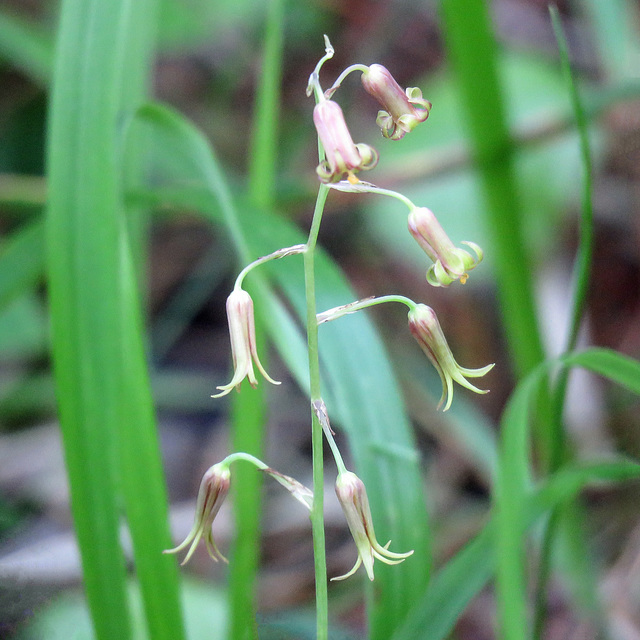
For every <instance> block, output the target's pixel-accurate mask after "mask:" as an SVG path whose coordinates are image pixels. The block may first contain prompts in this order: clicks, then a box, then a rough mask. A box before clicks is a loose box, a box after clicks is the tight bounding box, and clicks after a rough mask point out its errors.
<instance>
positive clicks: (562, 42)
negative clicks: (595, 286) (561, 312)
mask: <svg viewBox="0 0 640 640" xmlns="http://www.w3.org/2000/svg"><path fill="white" fill-rule="evenodd" d="M549 13H550V15H551V22H552V25H553V30H554V33H555V36H556V42H557V44H558V49H559V51H560V62H561V66H562V71H563V75H564V77H565V81H566V84H567V88H568V91H569V95H570V98H571V106H572V110H573V114H574V117H575V124H576V128H577V130H578V134H579V137H580V154H581V157H582V168H583V174H584V175H583V183H582V184H583V186H582V189H583V191H582V217H581V221H580V229H579V243H578V252H577V255H576V260H575V265H574V270H573V282H574V288H573V305H572V309H571V319H570V325H569V335H568V338H567V344H566V346H565V353H567V354H568V353H570V352H571V351H573V350H574V349H575V347H576V343H577V340H578V333H579V330H580V325H581V321H582V316H583V313H584V308H585V305H586V298H587V290H588V285H589V276H590V271H591V260H592V256H593V199H592V178H591V176H592V169H593V163H592V160H591V148H590V145H589V138H588V135H587V120H586V116H585V111H584V108H583V106H582V101H581V99H580V96H579V95H578V90H577V87H576V84H575V82H574V80H573V75H572V72H571V64H570V61H569V51H568V48H567V41H566V38H565V36H564V32H563V30H562V24H561V22H560V18H559V15H558V10H557V8H556V7H555V6H551V7H549ZM568 382H569V369H568V368H566V367H563V368H562V369H561V370H560V371H559V373H558V376H557V378H556V380H555V385H554V389H553V394H552V401H553V405H552V410H553V419H552V422H551V425H552V429H553V431H554V437H553V438H552V443H553V448H552V449H551V452H550V460H549V471H550V472H554V471H556V470H557V469H558V468H559V467H560V466H561V465H562V464H563V463H564V462H565V461H566V459H567V458H568V457H569V456H570V451H569V446H568V444H567V439H566V434H565V431H564V423H563V413H564V404H565V398H566V391H567V385H568ZM567 512H568V509H567V505H562V504H561V505H558V506H557V507H556V509H554V511H553V512H552V514H551V517H550V519H549V521H548V523H547V525H546V527H545V530H544V534H543V542H542V550H541V557H540V563H539V568H538V584H537V588H536V600H535V607H534V629H533V638H534V639H540V638H542V636H543V633H544V621H545V614H546V595H547V587H548V582H549V578H550V575H551V563H552V558H551V555H552V553H551V552H552V549H553V544H554V542H555V540H556V537H557V535H558V532H559V526H558V523H559V522H560V520H561V518H562V515H563V514H567ZM574 518H575V514H574ZM575 540H576V541H577V542H576V543H577V544H578V543H580V542H582V543H583V544H582V546H583V547H584V546H585V545H584V535H583V533H582V531H578V532H577V535H576V536H575ZM585 552H586V549H585ZM585 583H588V580H585ZM593 591H595V589H593ZM596 606H597V605H596Z"/></svg>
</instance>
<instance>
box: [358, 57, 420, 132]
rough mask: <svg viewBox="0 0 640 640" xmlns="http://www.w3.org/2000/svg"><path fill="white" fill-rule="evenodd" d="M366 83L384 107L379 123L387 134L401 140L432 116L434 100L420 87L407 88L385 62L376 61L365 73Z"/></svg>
mask: <svg viewBox="0 0 640 640" xmlns="http://www.w3.org/2000/svg"><path fill="white" fill-rule="evenodd" d="M362 85H363V86H364V88H365V90H366V91H367V93H369V94H370V95H372V96H373V97H374V98H375V99H376V100H377V101H378V102H379V103H380V104H381V105H382V107H383V108H384V110H381V111H378V117H377V118H376V124H377V125H378V126H379V127H380V129H381V131H382V135H383V136H384V137H385V138H390V139H391V140H400V138H402V137H404V135H405V134H406V133H409V132H410V131H413V129H415V128H416V127H417V126H418V125H419V124H420V123H421V122H424V121H425V120H426V119H427V118H428V117H429V111H430V110H431V102H429V100H425V99H424V98H423V97H422V91H420V89H418V87H409V88H408V89H407V90H406V91H403V90H402V87H401V86H400V85H399V84H398V83H397V82H396V80H395V78H394V77H393V76H392V75H391V73H389V70H388V69H387V68H386V67H383V66H382V65H381V64H372V65H371V66H370V67H368V70H367V71H364V72H363V73H362Z"/></svg>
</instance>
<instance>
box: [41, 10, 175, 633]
mask: <svg viewBox="0 0 640 640" xmlns="http://www.w3.org/2000/svg"><path fill="white" fill-rule="evenodd" d="M152 8H153V5H152V4H147V3H146V2H141V3H130V2H127V1H125V0H116V1H115V2H110V3H103V2H100V0H90V1H88V2H85V1H80V0H67V1H66V2H64V3H63V6H62V15H61V23H60V29H59V38H58V51H57V58H56V66H55V72H54V82H53V94H52V100H51V111H50V127H49V145H48V172H49V193H50V201H49V209H48V215H47V222H46V225H47V250H48V256H47V258H48V276H49V287H50V289H49V292H50V305H51V319H52V330H53V344H52V350H53V364H54V372H55V379H56V387H57V399H58V406H59V415H60V422H61V428H62V435H63V445H64V449H65V459H66V463H67V470H68V475H69V482H70V488H71V501H72V509H73V516H74V525H75V528H76V534H77V538H78V542H79V546H80V551H81V556H82V563H83V571H84V577H85V590H86V593H87V599H88V603H89V608H90V610H91V614H92V618H93V622H94V627H95V630H96V636H97V638H99V639H100V640H102V639H104V640H112V639H113V638H118V639H123V640H126V639H127V638H129V637H131V623H130V616H129V615H128V606H127V596H126V589H125V586H126V585H125V578H126V572H125V566H124V559H123V555H122V551H121V549H120V544H119V525H120V509H121V506H122V505H123V503H124V507H125V510H126V515H127V518H128V522H129V528H130V531H131V535H132V539H133V547H134V556H135V562H136V567H137V570H138V576H139V578H140V582H141V586H142V596H143V601H144V603H145V608H146V615H147V623H148V628H149V632H150V635H151V637H152V638H167V639H168V638H171V639H179V638H181V637H183V631H182V623H181V613H180V605H179V600H178V582H177V572H176V568H175V563H174V562H173V561H172V559H171V558H167V557H163V556H162V555H161V550H162V549H163V548H166V547H167V546H168V545H169V535H168V530H167V513H166V508H167V507H166V496H165V495H164V484H163V478H162V474H161V465H160V457H159V449H158V443H157V440H156V432H155V424H154V418H153V407H152V402H151V395H150V391H149V384H148V380H147V374H146V364H145V359H144V351H143V341H142V336H141V320H140V309H139V300H138V294H137V285H136V278H135V274H134V271H133V267H132V261H131V256H130V253H129V252H130V249H129V242H128V239H127V224H126V219H125V216H124V208H123V202H122V175H121V170H122V168H123V167H122V165H121V154H120V144H119V141H120V137H121V136H120V132H121V126H122V118H123V114H126V112H127V110H131V109H132V108H133V107H134V105H135V104H136V102H137V101H138V100H140V99H141V98H142V97H143V95H144V92H145V89H146V87H145V86H144V85H143V84H142V80H143V78H144V71H143V70H144V69H147V70H148V62H149V61H148V56H141V55H140V54H141V51H140V49H138V45H135V46H134V44H133V43H134V42H137V43H140V42H142V41H145V42H148V41H146V40H145V37H144V33H145V25H146V23H145V22H144V21H147V20H149V19H150V18H149V16H152V15H153V11H152ZM151 19H152V18H151ZM129 54H131V56H129ZM136 94H137V95H136ZM96 149H99V150H100V152H99V153H97V152H96Z"/></svg>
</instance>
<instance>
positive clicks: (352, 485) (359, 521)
mask: <svg viewBox="0 0 640 640" xmlns="http://www.w3.org/2000/svg"><path fill="white" fill-rule="evenodd" d="M336 495H337V496H338V501H339V502H340V506H341V507H342V511H343V512H344V515H345V517H346V519H347V524H348V525H349V531H351V535H352V536H353V541H354V542H355V543H356V547H357V549H358V559H357V560H356V563H355V565H354V566H353V569H351V571H349V572H347V573H345V574H344V575H342V576H338V577H337V578H331V579H332V580H344V579H345V578H348V577H349V576H352V575H353V574H354V573H355V572H356V571H357V570H358V568H359V567H360V565H361V564H364V568H365V570H366V572H367V575H368V576H369V580H373V578H374V575H373V562H374V560H375V559H376V558H377V559H378V560H380V561H381V562H384V563H386V564H399V563H400V562H403V561H404V560H405V558H408V557H409V556H410V555H411V554H412V553H413V551H408V552H407V553H394V552H393V551H389V549H388V548H387V547H388V546H389V544H390V543H391V541H389V542H387V544H386V545H385V546H384V547H383V546H382V545H381V544H380V543H379V542H378V541H377V540H376V534H375V532H374V530H373V520H372V519H371V509H370V508H369V499H368V498H367V491H366V489H365V486H364V483H363V482H362V480H360V478H358V476H357V475H356V474H355V473H352V472H351V471H343V472H341V473H340V474H339V475H338V478H337V480H336Z"/></svg>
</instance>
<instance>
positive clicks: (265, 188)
mask: <svg viewBox="0 0 640 640" xmlns="http://www.w3.org/2000/svg"><path fill="white" fill-rule="evenodd" d="M283 4H284V3H283V0H272V1H270V2H268V3H267V20H266V33H265V41H264V46H263V60H262V69H261V72H260V75H259V77H258V87H257V95H256V101H255V106H254V116H253V128H252V134H253V135H252V141H251V153H250V156H249V198H250V200H251V202H252V203H254V204H255V205H257V206H258V207H261V208H268V209H271V208H273V206H274V197H275V186H276V166H277V140H278V135H277V134H278V107H279V103H280V76H281V67H282V41H283V22H284V13H283ZM256 213H258V212H256ZM242 266H244V265H242ZM248 291H249V293H250V294H251V295H253V296H255V291H254V290H253V287H252V286H251V285H250V284H249V285H248ZM263 334H264V326H263V323H261V322H259V321H258V322H257V323H256V340H257V342H258V343H260V342H262V339H263ZM262 353H264V351H262ZM262 363H263V365H264V366H265V367H268V361H267V360H266V356H263V358H262ZM265 418H266V406H265V389H264V387H263V386H260V387H258V388H257V389H250V390H249V389H247V390H245V391H244V393H241V394H234V396H233V399H232V411H231V419H232V429H233V435H232V442H233V450H234V451H244V452H246V453H250V454H252V455H254V456H256V457H257V458H260V459H263V458H264V424H265ZM262 484H263V474H261V473H259V472H258V471H257V470H256V469H255V468H253V467H252V466H249V465H239V466H238V468H237V469H236V470H235V472H234V503H233V505H234V514H235V522H236V537H235V540H234V545H233V556H232V560H231V563H230V567H229V617H230V625H229V637H230V638H231V639H232V640H248V639H249V638H252V637H254V636H255V633H256V632H255V625H256V619H255V613H256V603H255V590H256V580H257V574H258V565H259V560H260V558H259V549H260V520H261V508H262V500H261V496H262Z"/></svg>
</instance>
